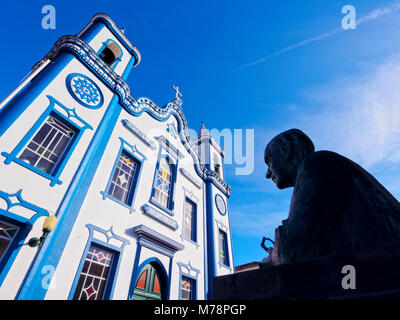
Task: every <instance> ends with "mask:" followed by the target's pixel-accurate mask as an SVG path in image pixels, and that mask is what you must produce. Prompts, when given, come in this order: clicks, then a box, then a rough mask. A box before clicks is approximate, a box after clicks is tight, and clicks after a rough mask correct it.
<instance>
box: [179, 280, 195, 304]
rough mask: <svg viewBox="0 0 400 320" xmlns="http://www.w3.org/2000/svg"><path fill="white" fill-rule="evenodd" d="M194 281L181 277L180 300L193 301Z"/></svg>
mask: <svg viewBox="0 0 400 320" xmlns="http://www.w3.org/2000/svg"><path fill="white" fill-rule="evenodd" d="M195 287H196V280H194V279H192V278H189V277H185V276H182V279H181V300H194V299H195V296H194V292H195Z"/></svg>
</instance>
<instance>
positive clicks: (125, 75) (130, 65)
mask: <svg viewBox="0 0 400 320" xmlns="http://www.w3.org/2000/svg"><path fill="white" fill-rule="evenodd" d="M135 62H136V58H135V57H131V58H130V59H129V63H128V65H127V66H126V68H125V71H124V73H123V74H122V76H121V78H122V79H123V80H124V81H126V79H128V76H129V74H130V73H131V71H132V68H133V66H134V64H135Z"/></svg>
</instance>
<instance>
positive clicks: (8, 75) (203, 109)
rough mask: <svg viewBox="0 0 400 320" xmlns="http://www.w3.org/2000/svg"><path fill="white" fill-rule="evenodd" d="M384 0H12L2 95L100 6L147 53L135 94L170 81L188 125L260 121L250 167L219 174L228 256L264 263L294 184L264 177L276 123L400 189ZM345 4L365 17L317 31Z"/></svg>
mask: <svg viewBox="0 0 400 320" xmlns="http://www.w3.org/2000/svg"><path fill="white" fill-rule="evenodd" d="M46 4H51V5H53V6H55V8H56V13H57V16H56V18H57V21H56V30H44V29H42V28H41V19H42V17H43V15H42V14H41V9H42V7H43V6H44V5H46ZM391 4H393V2H392V1H377V0H347V1H325V0H318V1H317V0H302V1H300V0H280V1H247V2H244V1H222V0H221V1H208V0H207V1H206V0H204V1H183V0H182V1H174V0H171V1H104V0H98V1H85V2H82V1H76V0H69V1H49V2H47V1H46V2H44V1H7V2H4V3H2V19H1V20H0V28H1V30H2V31H1V33H2V39H1V44H0V48H1V50H0V69H1V71H2V72H1V76H0V99H1V100H2V99H3V98H5V97H6V96H7V94H8V93H9V92H10V91H12V90H13V89H14V88H15V87H16V85H17V84H18V83H19V81H20V80H21V79H22V78H23V77H24V76H25V75H26V74H27V72H28V71H29V70H30V68H31V67H32V66H33V65H34V64H35V63H36V62H37V61H39V60H40V59H41V58H42V57H43V56H44V55H45V54H46V53H47V52H48V51H49V50H50V49H51V48H52V46H53V44H54V43H55V42H56V40H57V39H58V38H59V37H61V36H62V35H65V34H76V33H78V32H79V31H80V30H81V29H82V28H83V27H84V26H85V25H86V24H87V23H88V21H89V20H90V18H91V17H92V16H93V15H94V14H95V13H98V12H104V13H106V14H108V15H109V16H110V17H111V18H112V19H113V20H114V21H115V22H116V24H117V25H118V26H119V27H124V28H125V30H126V32H125V35H126V36H127V37H128V38H129V39H130V40H131V42H132V43H134V44H135V45H136V46H137V48H138V49H139V50H140V52H141V54H142V57H143V60H142V63H141V64H140V65H139V66H138V67H137V68H136V69H135V70H134V71H133V72H132V73H131V75H130V78H129V79H128V84H129V85H130V87H131V92H132V94H133V96H134V97H135V98H139V97H148V98H150V99H151V100H153V101H154V102H155V103H157V104H158V105H160V106H162V105H164V104H166V103H168V101H170V100H171V99H172V98H173V97H174V91H173V90H172V88H171V84H172V83H174V84H176V85H178V86H179V87H180V88H181V91H182V94H183V101H184V106H183V107H184V112H185V114H186V117H187V119H188V123H189V126H190V127H191V128H193V129H195V130H198V128H199V127H200V123H201V121H202V120H204V121H205V124H206V127H207V128H216V129H219V130H222V129H224V128H229V129H240V128H243V129H246V128H247V129H254V130H255V169H254V172H253V173H252V174H251V175H248V176H238V175H235V167H236V166H235V165H234V164H233V165H227V166H226V180H227V181H228V183H229V184H230V185H231V186H232V188H233V192H232V195H231V198H230V215H231V224H232V232H233V246H234V255H235V264H236V265H239V264H243V263H246V262H251V261H260V260H261V259H262V258H263V257H265V253H264V251H263V250H262V249H261V248H260V242H261V239H262V237H263V236H268V237H271V238H274V229H275V228H276V227H277V226H278V225H279V224H280V223H281V221H282V220H283V219H285V218H286V217H287V212H288V208H289V203H290V197H291V193H292V190H291V189H287V190H284V191H281V190H277V189H276V187H275V185H273V184H272V182H271V181H267V180H266V179H265V173H266V166H265V165H264V164H263V151H264V147H265V145H266V143H267V142H268V141H269V140H270V139H271V138H272V137H273V136H274V135H275V134H277V133H279V132H281V131H283V130H286V129H289V128H293V127H297V128H299V129H301V130H303V131H304V132H306V133H307V134H309V135H310V137H311V138H312V139H313V140H314V143H315V145H316V148H317V150H321V149H325V150H332V151H336V152H339V153H341V154H343V155H345V156H347V157H349V158H351V159H353V160H355V161H356V162H358V163H360V164H361V165H362V166H363V167H364V168H366V169H367V170H368V171H370V172H371V173H372V174H374V175H375V177H376V178H377V179H378V180H379V181H380V182H381V183H383V184H384V185H385V186H386V187H387V188H388V189H389V191H391V192H392V193H393V194H394V195H395V197H396V198H397V199H399V198H400V174H399V172H400V81H399V79H400V36H399V31H398V30H400V19H399V18H400V10H394V9H393V8H394V7H393V6H390V5H391ZM344 5H353V6H354V7H355V9H356V13H357V15H356V17H357V18H358V19H361V18H363V17H364V18H365V16H368V14H370V13H371V12H372V14H371V15H369V16H368V17H369V18H368V19H364V22H363V23H360V25H359V26H358V27H357V29H356V30H346V31H341V32H333V33H331V34H329V35H328V36H323V37H320V38H318V37H319V36H320V35H323V34H325V33H327V32H330V31H332V30H335V29H337V28H338V27H340V26H341V20H342V18H343V17H344V15H343V14H342V13H341V9H342V7H343V6H344ZM388 6H389V7H388ZM377 8H379V10H375V9H377ZM388 8H389V9H388ZM396 8H397V7H396ZM374 10H375V11H374ZM361 21H363V20H361ZM315 37H317V39H315ZM313 38H314V40H316V41H311V40H310V39H313ZM305 40H310V41H305ZM302 41H305V42H304V43H303V45H299V46H295V47H294V48H293V49H291V50H286V48H290V47H292V46H293V45H296V44H298V43H300V42H302ZM281 50H283V52H282V53H281V54H279V53H278V54H275V53H277V52H281ZM271 55H272V57H270V58H269V59H267V58H266V57H268V56H271ZM263 58H265V59H263ZM260 59H261V62H260V63H255V64H252V63H253V62H255V61H259V60H260ZM249 64H250V65H249Z"/></svg>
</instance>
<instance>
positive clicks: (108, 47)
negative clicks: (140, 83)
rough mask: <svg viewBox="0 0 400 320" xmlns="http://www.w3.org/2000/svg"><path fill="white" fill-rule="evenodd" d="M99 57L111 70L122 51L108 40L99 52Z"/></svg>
mask: <svg viewBox="0 0 400 320" xmlns="http://www.w3.org/2000/svg"><path fill="white" fill-rule="evenodd" d="M99 56H100V58H102V59H103V60H104V62H105V63H107V64H108V65H109V66H110V67H111V68H114V67H115V66H116V64H117V63H118V61H119V60H120V58H121V56H122V51H121V48H120V47H119V46H118V45H117V44H116V43H115V42H114V41H112V40H109V41H108V42H107V43H106V44H105V45H104V46H103V48H102V49H101V50H100V54H99Z"/></svg>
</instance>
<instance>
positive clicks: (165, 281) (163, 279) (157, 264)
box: [128, 251, 171, 300]
mask: <svg viewBox="0 0 400 320" xmlns="http://www.w3.org/2000/svg"><path fill="white" fill-rule="evenodd" d="M140 253H141V252H140V251H139V255H140ZM137 256H138V252H136V257H135V260H136V258H137ZM138 260H139V258H138ZM148 264H151V265H152V266H153V267H154V269H156V270H157V272H158V274H159V275H160V285H161V299H162V300H168V299H169V291H170V281H171V279H170V278H171V273H170V274H168V273H167V271H166V270H165V267H164V265H163V263H162V262H161V261H160V260H159V259H158V258H156V257H153V258H148V259H146V260H145V261H143V262H142V263H141V264H140V265H139V266H138V267H137V268H136V270H135V269H134V270H133V273H132V278H131V284H130V286H129V295H128V299H129V300H132V299H133V294H134V290H135V286H136V282H137V277H138V276H139V275H140V272H141V271H142V269H143V268H144V267H145V266H147V265H148Z"/></svg>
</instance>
